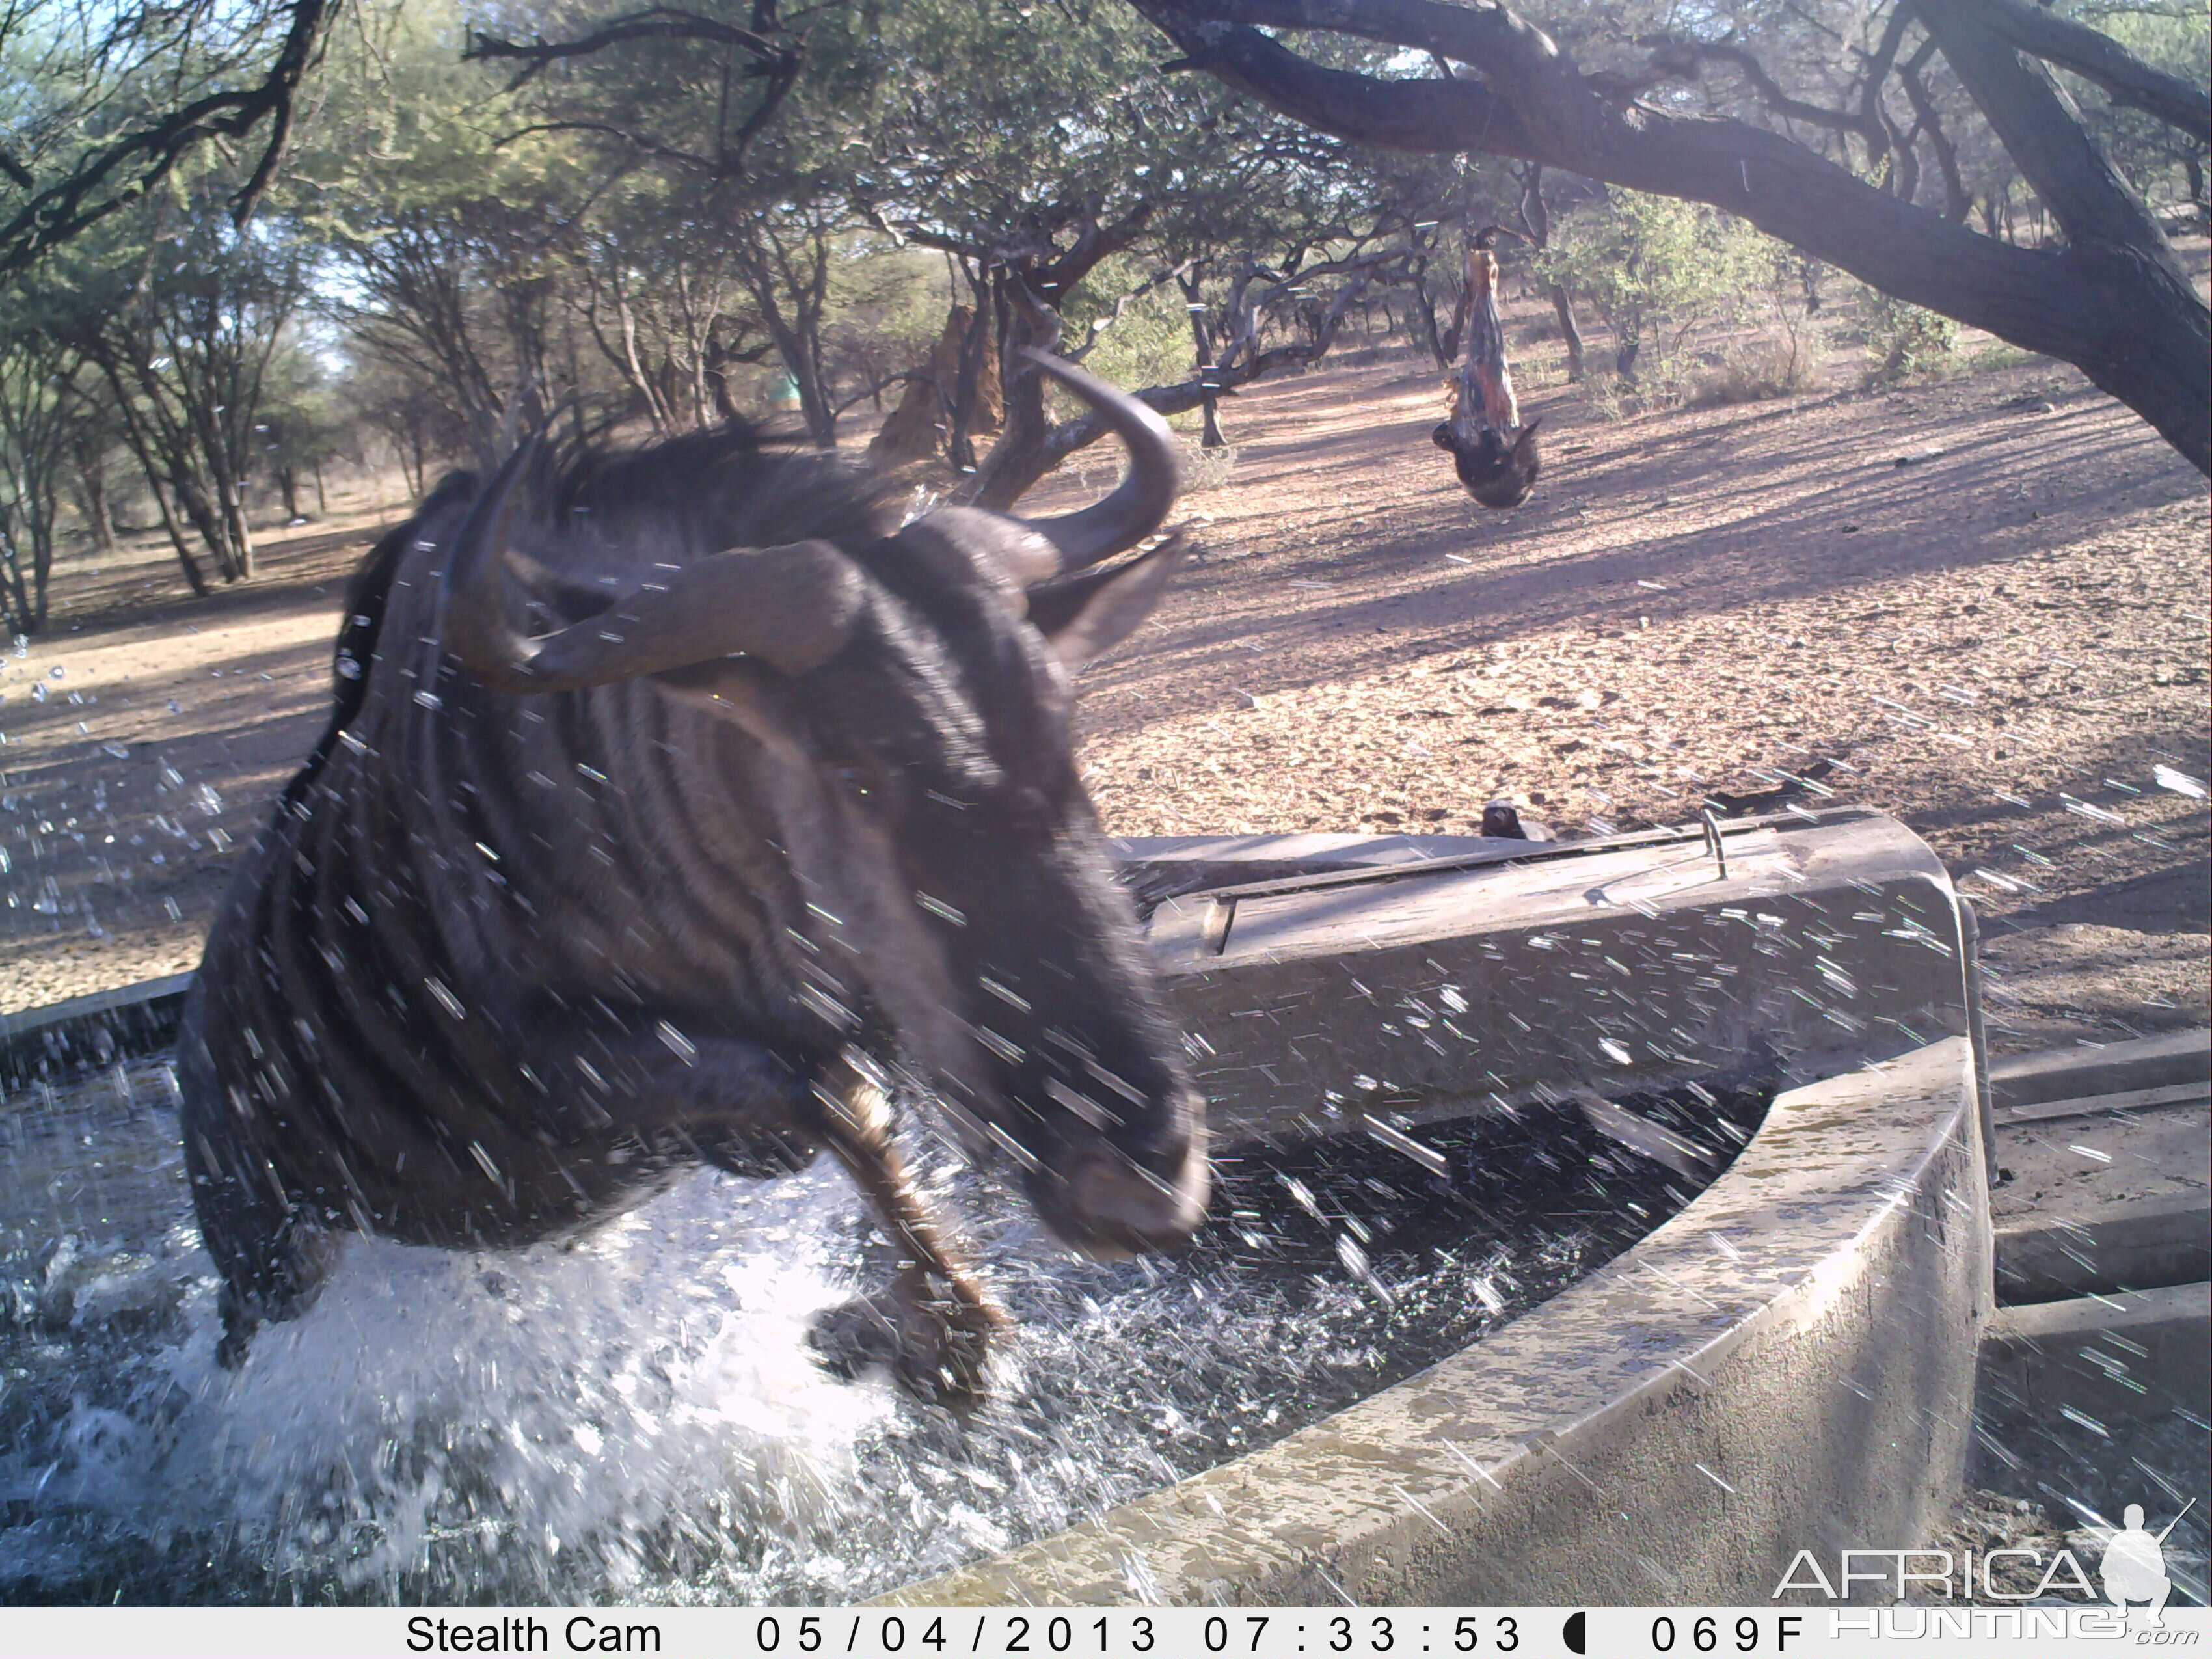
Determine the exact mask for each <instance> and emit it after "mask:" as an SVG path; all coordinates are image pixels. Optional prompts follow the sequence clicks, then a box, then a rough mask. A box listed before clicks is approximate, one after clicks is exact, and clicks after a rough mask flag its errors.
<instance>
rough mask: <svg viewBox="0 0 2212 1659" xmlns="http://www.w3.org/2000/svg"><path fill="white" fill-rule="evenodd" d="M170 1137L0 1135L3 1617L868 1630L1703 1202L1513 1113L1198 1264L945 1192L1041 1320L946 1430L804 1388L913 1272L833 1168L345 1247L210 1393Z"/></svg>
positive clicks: (885, 1404)
mask: <svg viewBox="0 0 2212 1659" xmlns="http://www.w3.org/2000/svg"><path fill="white" fill-rule="evenodd" d="M173 1100H174V1085H173V1080H172V1079H171V1078H170V1075H169V1073H168V1071H167V1066H166V1065H165V1064H164V1063H162V1062H161V1061H142V1062H138V1063H136V1064H134V1065H131V1066H118V1067H115V1068H112V1069H111V1070H110V1071H108V1072H107V1073H103V1074H100V1076H97V1077H94V1078H91V1079H81V1080H79V1081H78V1082H76V1084H74V1085H71V1086H70V1087H68V1088H66V1089H64V1090H60V1091H55V1090H52V1089H48V1088H46V1086H45V1085H34V1086H33V1089H31V1090H30V1091H26V1092H24V1093H23V1094H21V1095H18V1096H16V1097H13V1098H11V1099H9V1100H8V1101H7V1102H5V1103H0V1600H5V1601H111V1600H115V1599H120V1600H122V1601H166V1602H176V1601H295V1600H296V1601H379V1602H381V1601H415V1600H437V1601H454V1602H468V1601H538V1602H547V1601H580V1600H589V1599H594V1598H599V1599H604V1598H608V1597H617V1598H620V1599H623V1600H628V1601H686V1602H692V1601H716V1602H720V1601H737V1602H762V1601H801V1602H815V1601H846V1600H851V1599H855V1598H859V1597H862V1596H866V1595H872V1594H876V1593H878V1592H880V1591H883V1590H885V1589H891V1588H894V1587H896V1585H898V1584H900V1583H908V1582H911V1581H912V1580H914V1579H915V1578H918V1577H925V1576H927V1575H928V1574H930V1573H933V1572H938V1571H945V1570H946V1569H948V1568H951V1567H952V1566H955V1565H959V1564H960V1563H962V1562H963V1561H966V1560H969V1559H974V1558H975V1557H976V1556H979V1555H981V1554H985V1553H990V1552H992V1551H994V1550H998V1549H1002V1548H1005V1547H1008V1546H1010V1545H1012V1544H1015V1543H1018V1542H1021V1541H1025V1540H1027V1539H1030V1538H1033V1537H1036V1536H1041V1535H1043V1534H1048V1533H1050V1532H1052V1531H1054V1530H1057V1529H1059V1528H1061V1527H1063V1526H1066V1525H1067V1524H1069V1523H1070V1522H1073V1521H1075V1520H1077V1519H1079V1518H1082V1517H1084V1516H1091V1515H1096V1514H1098V1513H1100V1512H1102V1511H1103V1510H1105V1509H1107V1508H1109V1507H1111V1506H1112V1505H1114V1504H1118V1503H1121V1502H1124V1501H1127V1499H1129V1498H1133V1497H1136V1496H1138V1495H1139V1494H1141V1493H1142V1492H1146V1491H1149V1490H1152V1489H1155V1488H1157V1487H1158V1486H1163V1485H1165V1484H1168V1483H1170V1482H1172V1481H1174V1480H1178V1479H1181V1478H1182V1477H1183V1476H1185V1475H1188V1474H1192V1473H1194V1472H1196V1471H1197V1470H1200V1469H1202V1468H1207V1467H1209V1466H1211V1465H1212V1464H1213V1463H1216V1462H1220V1461H1222V1460H1223V1459H1224V1458H1226V1457H1231V1456H1234V1455H1238V1454H1239V1453H1242V1452H1243V1451H1246V1450H1249V1449H1253V1448H1254V1447H1255V1446H1259V1445H1262V1444H1266V1443H1269V1442H1271V1441H1273V1440H1275V1439H1278V1438H1279V1437H1282V1436H1283V1435H1285V1434H1287V1433H1290V1432H1291V1431H1294V1430H1296V1429H1297V1428H1299V1427H1301V1426H1303V1425H1305V1424H1307V1423H1309V1422H1311V1421H1313V1420H1315V1419H1318V1418H1319V1417H1321V1416H1323V1415H1325V1414H1327V1413H1328V1412H1331V1411H1334V1410H1336V1409H1339V1408H1340V1407H1343V1406H1345V1405H1347V1404H1350V1403H1351V1402H1352V1401H1355V1400H1357V1399H1358V1398H1361V1397H1363V1396H1364V1395H1367V1394H1369V1393H1371V1392H1373V1390H1374V1389H1376V1388H1378V1387H1382V1386H1386V1385H1387V1384H1388V1383H1391V1382H1395V1381H1396V1380H1398V1379H1399V1378H1401V1377H1403V1376H1407V1375H1410V1374H1411V1373H1412V1372H1413V1371H1414V1370H1418V1369H1419V1368H1420V1367H1421V1366H1423V1365H1425V1364H1431V1363H1433V1361H1434V1360H1436V1359H1437V1358H1442V1357H1443V1355H1445V1354H1447V1353H1449V1352H1454V1351H1455V1350H1456V1349H1458V1348H1460V1347H1462V1346H1465V1345H1466V1344H1467V1343H1468V1341H1470V1340H1476V1339H1478V1338H1479V1337H1480V1335H1481V1334H1483V1333H1484V1332H1485V1331H1486V1330H1488V1329H1490V1328H1493V1327H1494V1326H1496V1325H1497V1324H1498V1323H1500V1322H1503V1321H1504V1320H1506V1319H1509V1318H1510V1317H1512V1316H1516V1315H1517V1314H1519V1313H1520V1312H1522V1311H1525V1310H1527V1309H1528V1308H1529V1307H1531V1306H1533V1305H1534V1304H1536V1303H1538V1302H1541V1301H1542V1300H1543V1299H1545V1298H1546V1297H1548V1296H1550V1295H1552V1294H1553V1293H1555V1292H1556V1291H1558V1290H1559V1289H1560V1288H1562V1287H1564V1286H1565V1285H1567V1284H1569V1283H1571V1282H1572V1281H1573V1280H1574V1279H1576V1278H1578V1277H1580V1276H1581V1275H1582V1274H1583V1273H1586V1272H1588V1271H1589V1269H1590V1268H1591V1267H1594V1266H1595V1265H1597V1264H1598V1263H1600V1262H1601V1261H1604V1260H1606V1259H1607V1258H1608V1257H1610V1256H1611V1255H1614V1254H1615V1253H1617V1252H1618V1251H1619V1250H1620V1249H1623V1248H1625V1247H1626V1245H1627V1244H1629V1243H1632V1242H1633V1241H1634V1239H1635V1238H1636V1237H1639V1236H1640V1235H1641V1234H1643V1233H1644V1231H1648V1229H1649V1227H1650V1225H1655V1224H1656V1221H1657V1220H1659V1219H1663V1218H1664V1217H1665V1216H1666V1215H1667V1214H1669V1213H1671V1212H1673V1211H1674V1209H1675V1208H1677V1207H1679V1206H1680V1203H1682V1202H1684V1201H1686V1198H1687V1197H1688V1195H1689V1194H1688V1193H1687V1192H1686V1191H1685V1190H1684V1188H1685V1187H1686V1186H1688V1185H1690V1184H1691V1183H1687V1182H1684V1181H1683V1180H1682V1179H1681V1177H1680V1176H1675V1175H1673V1174H1672V1173H1671V1172H1669V1171H1668V1170H1665V1169H1663V1168H1662V1167H1661V1166H1659V1165H1657V1164H1650V1163H1647V1162H1644V1161H1641V1160H1638V1159H1637V1158H1635V1157H1634V1156H1633V1155H1632V1154H1631V1153H1629V1152H1624V1151H1622V1150H1621V1149H1620V1148H1619V1147H1617V1146H1608V1145H1607V1144H1606V1143H1605V1142H1603V1141H1602V1140H1601V1139H1598V1138H1597V1137H1595V1135H1594V1134H1593V1133H1590V1132H1589V1130H1588V1129H1587V1127H1585V1126H1583V1124H1582V1123H1581V1121H1580V1120H1579V1117H1578V1116H1569V1115H1559V1116H1554V1117H1546V1116H1545V1115H1542V1114H1524V1121H1521V1122H1517V1123H1516V1122H1510V1121H1490V1122H1487V1123H1485V1124H1480V1125H1476V1124H1469V1125H1459V1126H1452V1127H1448V1128H1443V1129H1437V1128H1433V1127H1431V1128H1425V1129H1423V1130H1422V1131H1421V1132H1420V1134H1421V1138H1422V1139H1423V1141H1424V1142H1425V1144H1426V1145H1428V1146H1432V1147H1434V1148H1435V1149H1436V1151H1437V1154H1438V1156H1439V1157H1440V1158H1441V1159H1443V1161H1444V1162H1445V1163H1446V1164H1448V1167H1449V1173H1448V1174H1447V1175H1444V1176H1438V1175H1437V1174H1435V1173H1434V1172H1433V1170H1432V1169H1431V1168H1429V1167H1424V1166H1425V1164H1426V1160H1424V1163H1423V1164H1414V1163H1413V1162H1410V1161H1409V1160H1408V1159H1407V1158H1406V1157H1405V1156H1403V1155H1402V1154H1401V1153H1400V1152H1397V1151H1395V1150H1392V1149H1390V1148H1389V1147H1388V1146H1381V1145H1376V1144H1375V1143H1373V1142H1367V1141H1347V1142H1341V1143H1332V1144H1330V1145H1328V1146H1320V1147H1316V1148H1311V1149H1306V1150H1304V1151H1301V1152H1296V1153H1289V1154H1279V1155H1269V1156H1267V1157H1265V1158H1261V1157H1258V1156H1254V1157H1249V1158H1231V1159H1225V1160H1223V1162H1222V1164H1221V1166H1220V1174H1221V1182H1220V1188H1219V1191H1218V1197H1217V1202H1216V1219H1215V1220H1214V1221H1213V1222H1212V1224H1210V1225H1209V1226H1208V1227H1207V1229H1206V1231H1205V1232H1203V1233H1202V1234H1201V1235H1200V1238H1199V1240H1198V1241H1197V1242H1196V1243H1195V1244H1194V1247H1193V1248H1192V1249H1188V1251H1186V1252H1184V1253H1183V1254H1182V1255H1179V1256H1176V1257H1175V1258H1173V1259H1149V1260H1142V1261H1135V1262H1127V1263H1117V1264H1098V1263H1093V1262H1088V1261H1079V1260H1077V1259H1074V1258H1073V1257H1071V1256H1070V1255H1068V1253H1067V1252H1066V1251H1065V1250H1064V1249H1060V1247H1058V1246H1056V1245H1054V1243H1052V1242H1051V1241H1050V1240H1049V1239H1048V1237H1047V1236H1046V1235H1045V1234H1044V1233H1043V1232H1042V1230H1041V1229H1040V1228H1039V1227H1038V1226H1037V1225H1036V1223H1035V1221H1034V1220H1033V1218H1030V1215H1029V1213H1028V1212H1027V1211H1026V1210H1025V1208H1024V1207H1023V1206H1021V1205H1020V1203H1019V1202H1018V1200H1017V1199H1016V1198H1015V1197H1014V1196H1013V1195H1012V1194H1011V1193H1010V1192H1008V1191H1006V1190H1005V1189H1003V1188H999V1187H998V1186H997V1185H996V1184H995V1183H994V1182H991V1181H989V1180H988V1179H987V1178H984V1177H978V1176H972V1175H970V1176H962V1177H960V1178H959V1179H958V1180H957V1181H955V1182H952V1183H951V1184H952V1185H953V1187H954V1188H956V1189H957V1190H956V1191H955V1193H954V1194H953V1196H954V1198H955V1199H956V1200H957V1201H958V1203H959V1205H960V1207H962V1208H963V1210H964V1211H966V1212H967V1213H968V1216H969V1222H968V1227H969V1233H970V1235H971V1237H974V1238H975V1241H976V1244H977V1249H978V1252H979V1255H980V1257H981V1260H983V1261H985V1262H986V1263H987V1277H988V1279H989V1282H990V1283H991V1285H992V1286H993V1289H994V1292H995V1293H996V1294H997V1295H998V1296H999V1297H1000V1298H1001V1299H1002V1300H1003V1301H1004V1302H1005V1303H1006V1305H1007V1306H1008V1308H1009V1310H1011V1311H1012V1313H1013V1314H1014V1315H1015V1316H1016V1318H1017V1319H1018V1321H1019V1322H1020V1324H1019V1328H1018V1331H1017V1332H1016V1333H1015V1334H1014V1335H1013V1337H1012V1340H1011V1341H1010V1342H1009V1343H1008V1344H1007V1348H1006V1355H1005V1358H1004V1359H1003V1360H1002V1362H1001V1364H1000V1388H999V1391H998V1395H997V1397H996V1398H995V1399H994V1401H993V1402H992V1403H991V1404H990V1405H989V1406H987V1407H986V1408H985V1409H984V1410H983V1411H982V1412H981V1413H978V1414H977V1415H976V1416H975V1418H973V1419H970V1420H969V1422H968V1423H966V1424H965V1425H963V1424H960V1423H957V1422H955V1421H954V1420H953V1419H951V1418H949V1417H947V1416H946V1415H945V1414H944V1413H939V1412H935V1411H932V1410H927V1409H925V1408H922V1407H916V1406H915V1405H913V1404H911V1403H910V1402H908V1401H904V1400H902V1398H900V1397H898V1396H897V1395H896V1394H895V1393H894V1391H893V1390H892V1389H891V1388H890V1385H889V1383H887V1382H885V1381H884V1380H883V1379H882V1378H880V1377H867V1378H863V1379H862V1380H861V1381H860V1382H859V1383H842V1382H838V1381H836V1380H835V1379H833V1378H832V1377H830V1376H828V1375H827V1374H825V1373H824V1372H823V1371H822V1370H819V1369H818V1368H817V1366H816V1365H815V1364H813V1363H812V1361H811V1358H810V1353H809V1350H808V1349H807V1347H806V1345H805V1330H806V1324H807V1321H808V1318H809V1317H810V1316H811V1315H812V1314H813V1313H815V1312H816V1311H817V1310H822V1309H825V1308H828V1307H830V1306H833V1305H835V1304H838V1303H840V1302H842V1301H844V1300H846V1299H847V1298H848V1297H852V1296H854V1295H856V1294H859V1293H861V1292H863V1291H868V1290H872V1289H875V1288H877V1287H878V1286H879V1285H881V1284H882V1283H883V1282H884V1280H885V1279H887V1278H888V1277H889V1272H890V1267H889V1264H890V1255H889V1253H888V1251H887V1249H886V1248H885V1247H884V1246H883V1245H882V1244H880V1243H878V1242H877V1241H876V1239H875V1236H874V1234H873V1231H872V1228H871V1226H870V1225H869V1223H868V1221H867V1218H866V1215H865V1213H864V1212H863V1210H862V1208H861V1206H860V1201H859V1200H858V1199H857V1197H856V1196H855V1195H854V1194H853V1192H852V1190H851V1188H849V1186H848V1184H847V1183H846V1182H845V1180H844V1178H843V1177H842V1175H840V1174H838V1173H836V1171H834V1170H831V1169H830V1168H829V1167H828V1164H827V1161H826V1160H825V1161H824V1163H823V1164H821V1165H817V1167H816V1168H815V1169H814V1170H810V1171H808V1172H806V1173H805V1174H802V1175H799V1176H791V1177H787V1178H786V1179H783V1180H781V1181H776V1182H744V1181H739V1180H735V1179H732V1178H730V1177H727V1176H717V1175H714V1174H712V1173H708V1172H702V1173H699V1174H697V1175H696V1176H691V1177H690V1178H688V1179H687V1180H685V1181H684V1182H681V1183H679V1184H678V1186H676V1187H675V1188H671V1190H670V1191H669V1192H667V1193H665V1194H663V1195H662V1196H660V1197H659V1198H658V1199H656V1200H653V1202H651V1203H649V1204H647V1205H646V1206H643V1207H641V1208H640V1209H638V1210H636V1211H635V1212H631V1213H630V1214H629V1215H628V1216H626V1217H623V1218H621V1219H619V1220H618V1221H617V1222H615V1223H613V1224H612V1225H609V1226H607V1227H605V1228H603V1229H601V1230H600V1231H597V1232H595V1233H592V1234H591V1235H589V1236H587V1237H584V1238H582V1239H580V1240H578V1241H575V1242H574V1243H572V1244H570V1245H568V1246H567V1247H562V1246H558V1245H544V1246H539V1247H535V1248H532V1249H528V1250H523V1251H515V1252H499V1253H489V1252H487V1253H481V1254H477V1253H467V1252H447V1251H440V1250H430V1249H416V1248H413V1247H410V1246H405V1245H400V1244H395V1243H390V1242H388V1241H384V1240H376V1239H353V1240H349V1242H348V1243H347V1246H346V1249H345V1252H344V1255H343V1260H342V1261H341V1263H340V1266H339V1268H338V1270H337V1273H335V1274H334V1275H333V1278H332V1279H331V1284H330V1285H329V1287H328V1288H327V1289H326V1290H325V1292H324V1294H323V1296H322V1297H321V1298H320V1300H319V1302H318V1303H317V1304H315V1306H314V1307H313V1309H312V1310H310V1311H309V1312H308V1313H307V1315H306V1316H303V1317H302V1318H301V1319H299V1320H297V1321H295V1322H292V1323H289V1324H285V1325H277V1326H271V1327H269V1328H264V1330H263V1331H262V1332H261V1333H260V1334H259V1335H258V1336H257V1338H256V1339H255V1341H254V1345H253V1347H252V1352H251V1353H250V1354H249V1356H248V1358H247V1360H246V1364H244V1366H243V1367H242V1368H241V1369H240V1370H239V1371H237V1372H236V1373H234V1374H227V1373H225V1372H222V1371H221V1370H218V1369H216V1365H215V1363H214V1347H215V1337H216V1324H217V1321H216V1310H215V1299H216V1298H215V1290H216V1285H215V1279H214V1274H213V1269H212V1264H211V1263H210V1261H209V1260H208V1258H207V1256H206V1255H205V1253H204V1251H203V1250H202V1249H200V1247H199V1243H198V1238H197V1232H196V1231H195V1229H194V1227H193V1225H192V1218H191V1201H190V1196H189V1192H188V1189H187V1188H186V1185H185V1179H184V1174H183V1164H182V1158H181V1155H180V1153H179V1150H178V1147H177V1145H176V1119H175V1113H174V1110H173ZM1678 1105H1679V1106H1680V1107H1681V1108H1683V1109H1686V1107H1687V1102H1686V1101H1684V1102H1682V1103H1678ZM1764 1107H1765V1095H1764V1094H1763V1093H1759V1094H1756V1095H1743V1096H1731V1097H1728V1098H1727V1100H1726V1101H1725V1102H1724V1109H1726V1110H1728V1111H1729V1112H1730V1113H1733V1114H1734V1115H1735V1120H1736V1121H1737V1122H1738V1123H1739V1124H1740V1125H1741V1126H1743V1127H1748V1125H1750V1124H1752V1123H1755V1122H1756V1120H1757V1116H1758V1115H1759V1112H1761V1111H1763V1109H1764ZM1645 1109H1647V1110H1651V1109H1655V1108H1653V1107H1651V1106H1650V1105H1647V1106H1646V1108H1645ZM1674 1109H1677V1107H1676V1106H1670V1105H1669V1104H1668V1103H1666V1102H1660V1103H1657V1105H1656V1111H1657V1112H1658V1113H1659V1114H1660V1115H1662V1116H1663V1115H1665V1114H1666V1113H1667V1112H1668V1111H1669V1110H1674ZM1708 1121H1709V1120H1708ZM1680 1127H1689V1125H1688V1123H1687V1122H1686V1121H1685V1122H1684V1123H1683V1124H1682V1125H1681V1126H1680Z"/></svg>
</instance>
